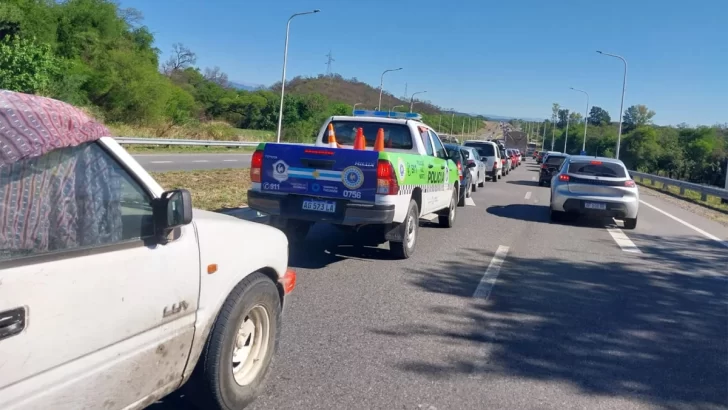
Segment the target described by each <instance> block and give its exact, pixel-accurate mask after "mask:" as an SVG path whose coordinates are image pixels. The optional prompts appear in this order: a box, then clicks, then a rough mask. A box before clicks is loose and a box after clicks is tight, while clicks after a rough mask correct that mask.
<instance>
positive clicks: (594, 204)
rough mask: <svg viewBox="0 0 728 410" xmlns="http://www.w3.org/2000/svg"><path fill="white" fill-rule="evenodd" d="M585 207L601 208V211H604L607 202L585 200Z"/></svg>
mask: <svg viewBox="0 0 728 410" xmlns="http://www.w3.org/2000/svg"><path fill="white" fill-rule="evenodd" d="M584 208H586V209H599V210H600V211H604V210H606V209H607V204H605V203H602V202H584Z"/></svg>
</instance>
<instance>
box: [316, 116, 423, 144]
mask: <svg viewBox="0 0 728 410" xmlns="http://www.w3.org/2000/svg"><path fill="white" fill-rule="evenodd" d="M332 124H333V125H334V133H335V134H336V142H338V143H339V144H342V145H354V138H355V137H356V130H357V128H360V127H361V128H362V130H363V131H364V138H365V139H366V142H367V146H372V145H374V140H375V139H376V138H377V132H379V129H380V128H381V129H383V130H384V146H385V147H386V148H394V149H412V135H411V133H410V129H409V127H408V126H406V125H404V124H387V123H379V122H365V121H361V122H360V121H333V122H332ZM328 141H329V132H328V130H327V131H326V132H324V140H323V142H324V143H326V142H328Z"/></svg>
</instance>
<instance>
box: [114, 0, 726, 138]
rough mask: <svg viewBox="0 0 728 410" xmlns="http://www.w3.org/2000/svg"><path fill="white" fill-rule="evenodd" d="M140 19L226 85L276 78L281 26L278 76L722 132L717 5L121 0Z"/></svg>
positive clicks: (477, 105) (722, 33)
mask: <svg viewBox="0 0 728 410" xmlns="http://www.w3.org/2000/svg"><path fill="white" fill-rule="evenodd" d="M121 5H122V7H134V8H136V9H138V10H140V11H141V12H142V13H143V14H144V17H145V20H144V24H146V25H147V26H148V27H149V28H150V29H151V30H152V32H153V33H154V35H155V38H156V45H157V47H159V48H160V49H161V50H162V51H163V58H166V57H167V56H168V55H169V52H170V49H171V46H172V44H173V43H175V42H181V43H183V44H185V45H187V46H188V47H190V48H191V49H192V50H193V51H195V52H196V53H197V56H198V65H199V66H200V67H207V66H209V67H212V66H216V65H217V66H220V67H221V68H222V69H223V71H225V72H227V73H228V75H229V77H230V79H231V80H233V81H238V82H246V83H258V84H265V85H270V84H272V83H273V82H275V81H279V80H280V75H281V65H282V54H283V43H284V37H285V23H286V20H287V19H288V17H289V16H290V15H291V14H292V13H295V12H300V11H306V10H310V9H315V8H318V9H321V13H319V14H315V15H309V16H301V17H297V18H296V19H294V20H293V22H292V24H291V40H290V44H289V54H288V78H289V79H290V78H292V77H293V76H296V75H304V76H313V75H317V74H320V73H324V72H325V70H326V65H325V62H326V57H325V55H326V54H327V53H328V51H329V49H331V50H332V51H333V55H334V58H335V59H336V61H335V62H334V65H333V70H334V72H336V73H339V74H341V75H342V76H344V77H345V78H351V77H356V78H358V79H359V80H360V81H364V82H367V83H369V84H371V85H373V86H375V87H377V86H378V85H379V76H380V74H381V72H382V71H383V70H384V69H386V68H396V67H400V66H401V67H404V70H402V71H400V72H396V73H389V74H387V75H386V76H385V81H384V87H385V89H386V90H388V91H390V92H392V93H394V94H395V95H398V96H401V95H403V94H404V89H405V83H408V91H409V93H410V94H411V93H412V92H414V91H420V90H427V91H428V93H427V94H425V95H424V96H423V97H426V99H429V100H430V101H432V102H433V103H435V104H437V105H440V106H442V107H446V108H450V107H454V108H455V109H457V110H459V111H464V112H473V113H481V114H496V115H507V116H517V117H536V118H545V117H549V116H550V115H551V103H553V102H558V103H560V104H561V105H562V106H563V107H566V108H569V109H571V110H577V111H579V112H582V111H583V110H584V108H585V98H584V95H583V94H581V93H577V92H574V91H571V90H569V87H575V88H581V89H583V90H586V91H588V92H589V93H590V97H591V99H590V104H591V105H598V106H601V107H602V108H604V109H606V110H607V111H609V113H610V114H611V115H612V118H613V119H616V114H617V112H618V110H619V99H620V93H621V86H622V72H623V65H622V62H621V61H620V60H617V59H614V58H611V57H605V56H601V55H599V54H597V53H596V52H595V50H603V51H605V52H610V53H614V54H620V55H622V56H623V57H625V58H626V59H627V61H628V63H629V72H628V77H627V93H626V97H625V108H626V107H628V106H630V105H632V104H646V105H647V106H648V107H649V108H651V109H653V110H655V111H656V112H657V115H656V116H655V118H654V120H655V122H656V123H658V124H678V123H681V122H686V123H688V124H691V125H696V124H706V125H712V124H715V123H717V122H728V25H726V16H728V0H692V1H689V2H686V1H678V0H637V1H634V0H610V1H583V0H573V1H572V0H555V1H549V2H547V1H541V0H512V1H498V2H493V1H484V0H472V1H463V0H461V1H457V0H451V1H443V0H417V1H415V0H391V1H381V0H369V1H358V2H350V1H344V0H275V1H253V0H236V1H233V0H206V1H201V0H196V1H193V0H153V1H152V0H121Z"/></svg>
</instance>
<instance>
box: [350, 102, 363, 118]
mask: <svg viewBox="0 0 728 410" xmlns="http://www.w3.org/2000/svg"><path fill="white" fill-rule="evenodd" d="M362 104H364V103H356V104H354V108H352V109H351V115H354V112H355V111H356V106H357V105H362Z"/></svg>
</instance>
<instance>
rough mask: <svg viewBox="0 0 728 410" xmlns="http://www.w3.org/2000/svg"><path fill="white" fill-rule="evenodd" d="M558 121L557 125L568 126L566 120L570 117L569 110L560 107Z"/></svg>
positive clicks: (560, 126)
mask: <svg viewBox="0 0 728 410" xmlns="http://www.w3.org/2000/svg"><path fill="white" fill-rule="evenodd" d="M557 117H558V121H557V122H556V126H558V127H559V128H564V127H566V120H567V119H568V118H569V110H567V109H565V108H564V109H560V110H559V111H558V114H557Z"/></svg>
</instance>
